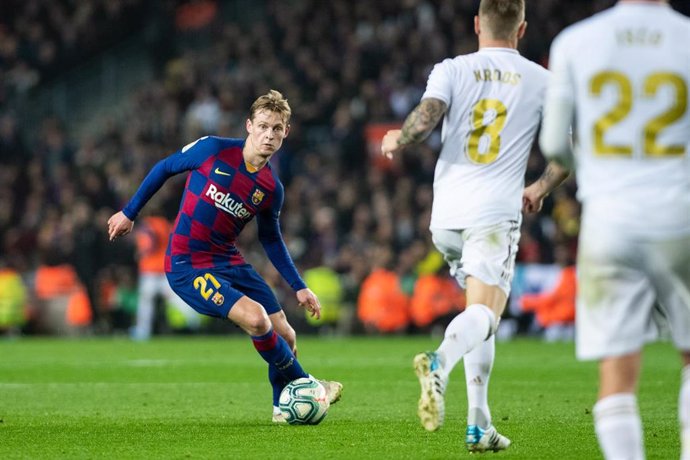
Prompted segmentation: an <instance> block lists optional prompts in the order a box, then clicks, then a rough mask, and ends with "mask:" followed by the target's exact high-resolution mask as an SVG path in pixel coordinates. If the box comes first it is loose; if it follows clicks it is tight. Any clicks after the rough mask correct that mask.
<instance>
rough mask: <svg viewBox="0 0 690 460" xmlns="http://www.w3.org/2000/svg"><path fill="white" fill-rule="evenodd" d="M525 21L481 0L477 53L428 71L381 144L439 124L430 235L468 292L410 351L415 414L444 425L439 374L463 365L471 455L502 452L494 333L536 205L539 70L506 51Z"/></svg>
mask: <svg viewBox="0 0 690 460" xmlns="http://www.w3.org/2000/svg"><path fill="white" fill-rule="evenodd" d="M524 18H525V5H524V1H523V0H482V2H481V3H480V6H479V14H478V16H476V17H475V32H476V33H477V35H478V38H479V51H478V52H476V53H472V54H468V55H463V56H457V57H455V58H454V59H446V60H444V61H443V62H441V63H439V64H437V65H436V66H435V67H434V69H433V71H432V72H431V75H430V76H429V79H428V82H427V88H426V92H425V93H424V95H423V96H422V101H421V102H420V104H419V105H418V106H417V107H416V108H415V109H414V110H413V111H412V113H411V114H410V115H409V116H408V117H407V119H406V120H405V123H404V124H403V127H402V129H401V130H393V131H389V132H388V133H387V134H386V136H385V137H384V139H383V143H382V147H381V149H382V153H383V154H384V155H386V156H389V157H391V156H392V154H393V153H395V152H397V151H398V150H400V149H401V148H403V147H404V146H406V145H408V144H412V143H417V142H421V141H422V140H424V139H425V138H426V137H427V136H428V135H429V134H430V133H431V131H432V130H433V129H434V127H435V126H436V124H437V123H438V121H439V120H440V119H441V117H444V120H443V129H442V140H443V147H442V149H441V153H440V156H439V159H438V161H437V164H436V171H435V177H434V201H433V208H432V215H431V231H432V235H433V241H434V244H435V245H436V247H437V248H438V249H439V250H440V251H441V252H442V253H443V255H444V257H445V259H446V261H447V263H448V264H449V266H450V269H451V273H452V274H453V276H454V277H455V278H456V280H457V281H458V282H459V283H460V285H462V286H463V287H465V288H466V297H467V305H468V306H467V308H466V309H465V311H463V312H462V313H460V314H459V315H458V316H456V317H455V318H454V319H453V320H452V321H451V323H450V324H449V325H448V327H447V329H446V331H445V337H444V340H443V342H442V343H441V345H440V347H439V348H438V349H437V350H436V351H433V352H426V353H420V354H419V355H417V356H416V357H415V359H414V367H415V371H416V373H417V376H418V378H419V381H420V384H421V387H422V392H421V397H420V400H419V407H418V414H419V417H420V420H421V423H422V425H423V426H424V428H426V429H427V430H429V431H434V430H436V429H438V428H439V427H440V426H441V425H442V423H443V419H444V412H445V405H444V397H445V387H446V383H447V381H448V375H449V374H450V372H451V371H452V369H453V368H454V367H455V365H456V364H457V363H458V362H459V361H460V359H462V358H463V357H464V364H465V377H466V383H467V397H468V416H467V431H466V437H465V443H466V447H467V449H468V450H469V451H470V452H483V451H498V450H503V449H506V448H507V447H508V446H509V445H510V440H508V439H507V438H506V437H505V436H503V435H501V434H499V433H498V432H497V431H496V428H494V426H493V424H492V421H491V414H490V411H489V406H488V383H489V376H490V373H491V368H492V366H493V361H494V353H495V343H494V333H495V332H496V328H497V326H498V319H499V318H500V315H501V314H502V313H503V310H504V308H505V305H506V299H507V297H508V295H509V293H510V283H511V279H512V277H513V271H514V262H515V254H516V252H517V244H518V240H519V237H520V223H521V208H522V207H523V200H524V201H525V209H527V210H538V208H540V207H541V200H542V198H543V194H541V193H540V190H541V189H539V188H538V187H537V185H536V183H535V186H534V187H532V186H531V187H528V189H524V175H525V169H526V165H527V159H528V156H529V153H530V149H531V147H532V144H533V142H534V138H535V135H536V132H537V129H538V127H539V124H540V122H541V113H542V106H543V100H544V96H545V92H546V85H547V81H548V78H549V73H548V71H547V70H546V69H544V68H543V67H541V66H539V65H537V64H535V63H533V62H531V61H529V60H527V59H525V58H523V57H522V56H520V54H519V53H518V51H517V50H516V48H517V43H518V40H519V39H520V38H521V37H522V36H523V34H524V32H525V28H526V23H525V21H524ZM547 173H548V174H547ZM545 176H548V177H545ZM566 176H567V173H565V172H564V171H563V170H562V169H561V168H559V167H558V166H557V165H555V164H550V165H549V167H547V171H546V172H545V173H544V176H542V178H541V179H540V181H538V182H540V184H539V185H540V186H543V185H544V182H546V183H547V185H548V187H550V188H553V187H555V186H556V185H557V184H558V183H560V182H561V181H562V180H563V179H564V178H565V177H566Z"/></svg>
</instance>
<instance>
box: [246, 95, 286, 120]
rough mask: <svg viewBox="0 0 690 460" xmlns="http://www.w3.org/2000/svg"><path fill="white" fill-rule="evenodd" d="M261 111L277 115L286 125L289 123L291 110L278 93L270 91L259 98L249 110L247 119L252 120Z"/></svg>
mask: <svg viewBox="0 0 690 460" xmlns="http://www.w3.org/2000/svg"><path fill="white" fill-rule="evenodd" d="M262 110H268V111H270V112H276V113H278V114H279V115H280V116H281V117H282V118H283V121H285V124H286V125H287V124H288V123H289V122H290V115H292V109H290V104H288V101H287V99H285V98H284V97H283V95H282V94H281V93H280V92H279V91H276V90H274V89H272V90H270V91H269V92H268V93H266V94H264V95H263V96H259V97H258V98H257V99H256V100H255V101H254V103H253V104H252V106H251V108H250V109H249V119H250V120H253V119H254V115H256V113H257V112H261V111H262Z"/></svg>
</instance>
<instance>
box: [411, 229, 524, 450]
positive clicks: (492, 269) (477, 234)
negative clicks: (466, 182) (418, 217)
mask: <svg viewBox="0 0 690 460" xmlns="http://www.w3.org/2000/svg"><path fill="white" fill-rule="evenodd" d="M433 237H434V243H435V245H436V247H437V248H438V249H439V250H440V251H441V252H442V253H443V255H444V257H445V259H446V261H447V262H448V264H449V266H450V269H451V274H453V276H455V278H456V279H457V280H458V282H459V283H460V285H461V286H463V287H466V298H467V305H468V306H467V308H466V309H465V310H464V311H463V312H462V313H460V314H459V315H457V316H456V317H455V318H454V319H453V320H452V321H451V322H450V324H449V325H448V327H447V328H446V331H445V334H444V339H443V342H442V343H441V345H440V346H439V348H438V349H437V350H436V351H435V352H427V353H422V354H419V355H417V356H416V357H415V369H416V372H417V375H418V377H419V380H420V384H421V386H422V397H421V398H420V401H419V410H418V413H419V416H420V419H421V421H422V425H423V426H424V427H425V428H426V429H427V430H430V431H433V430H436V429H438V427H439V426H440V425H441V424H442V423H443V418H444V412H445V407H444V406H445V403H444V393H445V385H446V382H447V380H448V376H449V374H450V372H451V371H452V369H453V368H454V367H455V365H457V363H458V361H460V359H461V358H462V357H463V356H465V355H466V354H467V353H469V352H470V351H472V350H473V349H474V348H475V347H477V346H480V345H482V344H483V343H485V341H486V340H487V339H489V338H490V337H491V336H492V335H493V334H494V332H495V331H496V327H497V323H498V318H499V317H500V315H501V313H502V312H503V309H504V308H505V304H506V299H507V295H508V292H509V286H510V280H511V278H512V274H513V267H514V261H515V253H516V252H517V241H518V240H519V221H515V222H506V223H503V224H500V225H497V226H491V227H486V228H477V229H471V230H464V231H451V230H436V229H434V230H433ZM492 346H493V342H491V343H490V344H487V347H489V348H488V351H487V350H482V351H478V352H477V354H476V356H475V357H474V359H473V362H474V363H475V364H476V365H477V366H480V367H481V368H483V369H485V370H487V375H486V380H487V381H488V373H490V372H491V368H492V366H493V356H494V353H493V348H491V347H492ZM474 394H475V393H468V396H469V397H470V398H472V399H474V396H473V395H474ZM477 394H479V393H477ZM469 403H470V404H469V407H483V406H484V405H486V403H485V402H482V401H474V400H470V401H469ZM489 422H490V420H489ZM481 428H482V429H485V430H488V429H489V428H491V425H490V423H489V424H487V425H486V426H485V427H481ZM506 441H507V440H506ZM508 443H509V442H508ZM506 447H507V444H506Z"/></svg>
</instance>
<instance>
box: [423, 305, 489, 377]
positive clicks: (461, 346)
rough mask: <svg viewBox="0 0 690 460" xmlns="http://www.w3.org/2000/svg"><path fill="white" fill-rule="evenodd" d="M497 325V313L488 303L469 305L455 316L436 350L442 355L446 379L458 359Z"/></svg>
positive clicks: (480, 341) (486, 336) (481, 340)
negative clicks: (495, 313)
mask: <svg viewBox="0 0 690 460" xmlns="http://www.w3.org/2000/svg"><path fill="white" fill-rule="evenodd" d="M495 327H496V315H494V312H492V311H491V310H490V309H489V307H487V306H486V305H481V304H472V305H469V306H468V307H467V308H466V309H465V311H463V312H462V313H460V314H459V315H458V316H456V317H455V318H453V321H451V322H450V324H449V325H448V327H447V328H446V333H445V337H444V338H443V342H441V346H440V347H438V350H436V352H437V353H439V354H440V355H441V363H443V366H442V371H443V374H444V375H443V377H444V378H445V379H446V380H447V379H448V375H449V374H450V372H451V371H452V370H453V368H454V367H455V365H456V364H458V361H460V359H462V357H463V356H464V355H465V354H467V353H468V352H469V351H470V350H472V349H473V348H474V347H476V346H477V345H479V344H480V343H482V342H483V341H484V340H486V339H487V338H488V337H489V335H490V334H491V333H492V332H493V331H494V329H495Z"/></svg>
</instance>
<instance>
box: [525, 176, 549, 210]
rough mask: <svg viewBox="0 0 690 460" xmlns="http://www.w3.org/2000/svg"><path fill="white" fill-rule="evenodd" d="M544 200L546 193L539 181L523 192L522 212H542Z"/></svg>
mask: <svg viewBox="0 0 690 460" xmlns="http://www.w3.org/2000/svg"><path fill="white" fill-rule="evenodd" d="M544 198H546V193H544V191H543V190H542V188H541V186H540V184H539V181H537V182H535V183H533V184H532V185H530V186H529V187H525V190H524V191H523V192H522V212H524V213H527V214H534V213H537V212H539V211H541V207H542V205H543V204H544Z"/></svg>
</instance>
